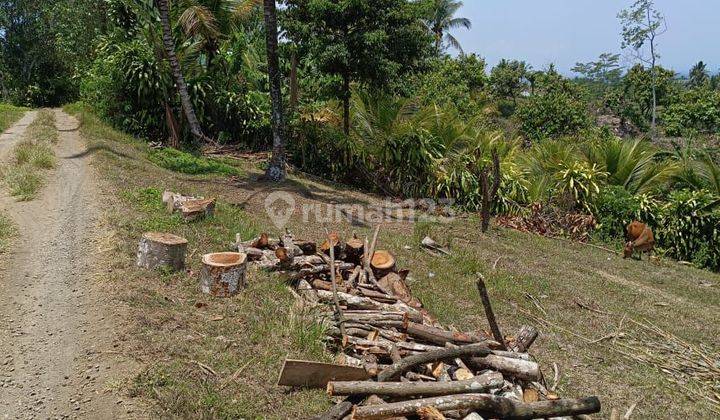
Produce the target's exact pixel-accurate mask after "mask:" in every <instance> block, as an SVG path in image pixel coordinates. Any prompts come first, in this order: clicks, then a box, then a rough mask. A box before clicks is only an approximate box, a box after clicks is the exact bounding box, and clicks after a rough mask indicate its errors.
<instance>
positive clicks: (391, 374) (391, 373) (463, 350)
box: [378, 343, 490, 382]
mask: <svg viewBox="0 0 720 420" xmlns="http://www.w3.org/2000/svg"><path fill="white" fill-rule="evenodd" d="M488 354H490V349H489V348H488V346H487V344H485V343H476V344H468V345H467V346H462V347H456V348H446V349H439V350H435V351H429V352H426V353H421V354H417V355H413V356H410V357H406V358H404V359H403V360H402V361H400V363H393V364H392V365H391V366H390V367H389V368H387V369H385V370H383V371H382V372H380V374H379V375H378V382H386V381H390V380H392V379H393V378H395V377H397V376H399V375H402V374H403V373H404V372H405V371H407V370H409V369H412V368H413V367H415V366H417V365H420V364H424V363H430V362H436V361H438V360H445V359H454V358H456V357H469V356H487V355H488Z"/></svg>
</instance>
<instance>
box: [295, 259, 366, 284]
mask: <svg viewBox="0 0 720 420" xmlns="http://www.w3.org/2000/svg"><path fill="white" fill-rule="evenodd" d="M354 267H355V265H354V264H350V263H341V264H336V265H335V268H336V269H337V270H341V271H344V270H352V269H353V268H354ZM291 268H292V267H291ZM322 273H330V264H322V265H316V266H313V267H306V268H301V269H299V270H297V271H296V272H293V273H291V274H290V279H291V280H298V279H301V278H303V277H308V276H315V275H317V274H322Z"/></svg>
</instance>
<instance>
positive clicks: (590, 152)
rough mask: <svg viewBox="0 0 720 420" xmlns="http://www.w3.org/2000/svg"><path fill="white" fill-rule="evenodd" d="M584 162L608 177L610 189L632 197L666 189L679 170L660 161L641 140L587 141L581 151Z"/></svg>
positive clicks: (667, 161)
mask: <svg viewBox="0 0 720 420" xmlns="http://www.w3.org/2000/svg"><path fill="white" fill-rule="evenodd" d="M582 149H583V153H584V155H585V159H587V161H588V162H590V163H593V164H596V165H598V166H599V167H600V168H602V169H603V170H604V171H605V172H607V173H608V177H607V183H608V184H609V185H616V186H621V187H623V188H624V189H625V190H627V191H628V192H629V193H631V194H641V193H648V192H652V191H654V190H658V189H662V188H665V187H666V186H667V184H668V181H669V180H670V179H671V178H672V177H673V176H674V175H675V174H676V172H677V169H678V166H677V165H676V164H674V163H673V162H672V161H669V160H667V159H661V158H660V157H659V156H658V155H657V149H656V148H655V147H653V146H652V145H651V144H650V143H649V142H648V141H646V140H643V139H640V138H638V139H635V140H623V139H620V138H617V137H613V138H611V139H600V140H596V141H590V142H588V143H586V144H584V145H583V147H582Z"/></svg>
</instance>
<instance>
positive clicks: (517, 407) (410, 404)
mask: <svg viewBox="0 0 720 420" xmlns="http://www.w3.org/2000/svg"><path fill="white" fill-rule="evenodd" d="M423 407H434V408H436V409H437V410H439V411H441V412H444V411H451V410H473V411H477V412H478V413H479V414H481V415H482V416H483V417H486V418H500V419H516V420H524V419H535V418H545V417H562V416H573V415H579V414H591V413H597V412H599V411H600V401H599V400H598V399H597V397H587V398H580V399H576V400H570V399H568V400H554V401H538V402H534V403H520V402H516V401H513V400H511V399H509V398H504V397H498V396H494V395H489V394H459V395H453V396H442V397H434V398H422V399H417V400H410V401H401V402H395V403H389V404H382V405H369V406H358V407H355V409H354V410H353V416H352V418H353V419H362V420H370V419H387V418H391V417H398V416H406V415H413V414H416V413H417V412H418V410H419V409H421V408H423Z"/></svg>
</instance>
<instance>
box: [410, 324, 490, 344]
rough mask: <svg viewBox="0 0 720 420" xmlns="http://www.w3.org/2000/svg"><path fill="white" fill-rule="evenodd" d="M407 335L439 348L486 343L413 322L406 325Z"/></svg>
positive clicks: (478, 339) (477, 338) (475, 338)
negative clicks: (449, 345)
mask: <svg viewBox="0 0 720 420" xmlns="http://www.w3.org/2000/svg"><path fill="white" fill-rule="evenodd" d="M407 333H408V334H409V335H411V336H413V337H415V338H418V339H421V340H425V341H429V342H431V343H435V344H439V345H441V346H444V345H445V344H447V343H454V344H471V343H478V342H481V341H486V340H484V339H483V338H480V337H474V336H471V335H469V334H465V333H458V332H451V331H445V330H443V329H440V328H436V327H432V326H429V325H425V324H418V323H415V322H409V323H408V326H407Z"/></svg>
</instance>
